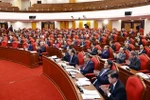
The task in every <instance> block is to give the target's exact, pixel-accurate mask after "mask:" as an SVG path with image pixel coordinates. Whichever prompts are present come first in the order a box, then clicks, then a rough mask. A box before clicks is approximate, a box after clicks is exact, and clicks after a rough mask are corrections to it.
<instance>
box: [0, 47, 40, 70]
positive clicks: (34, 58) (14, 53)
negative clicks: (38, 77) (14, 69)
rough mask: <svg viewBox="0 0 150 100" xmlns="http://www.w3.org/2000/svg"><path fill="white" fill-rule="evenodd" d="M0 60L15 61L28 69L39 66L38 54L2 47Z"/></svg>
mask: <svg viewBox="0 0 150 100" xmlns="http://www.w3.org/2000/svg"><path fill="white" fill-rule="evenodd" d="M0 59H5V60H9V61H13V62H16V63H19V64H22V65H25V66H28V67H37V66H39V62H38V54H37V53H31V52H29V51H25V50H19V49H13V48H5V47H0Z"/></svg>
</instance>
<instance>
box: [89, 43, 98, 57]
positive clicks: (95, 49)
mask: <svg viewBox="0 0 150 100" xmlns="http://www.w3.org/2000/svg"><path fill="white" fill-rule="evenodd" d="M95 46H96V43H91V48H92V49H88V50H87V51H88V52H89V53H90V54H91V55H97V54H98V52H97V48H96V47H95Z"/></svg>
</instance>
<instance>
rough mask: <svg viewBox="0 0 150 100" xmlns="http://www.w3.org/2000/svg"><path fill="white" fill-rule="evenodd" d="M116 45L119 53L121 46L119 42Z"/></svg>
mask: <svg viewBox="0 0 150 100" xmlns="http://www.w3.org/2000/svg"><path fill="white" fill-rule="evenodd" d="M114 45H115V47H116V51H119V49H120V47H121V44H120V43H119V42H115V43H114Z"/></svg>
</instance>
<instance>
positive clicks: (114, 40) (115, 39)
mask: <svg viewBox="0 0 150 100" xmlns="http://www.w3.org/2000/svg"><path fill="white" fill-rule="evenodd" d="M113 37H114V38H113V42H116V41H117V40H118V36H117V35H116V34H113Z"/></svg>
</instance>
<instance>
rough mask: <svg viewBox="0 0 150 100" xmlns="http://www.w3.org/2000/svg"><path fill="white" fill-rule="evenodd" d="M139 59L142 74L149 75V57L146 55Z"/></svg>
mask: <svg viewBox="0 0 150 100" xmlns="http://www.w3.org/2000/svg"><path fill="white" fill-rule="evenodd" d="M138 57H139V58H140V72H143V73H148V72H149V65H150V59H149V57H148V56H147V55H146V54H141V55H139V56H138Z"/></svg>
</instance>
